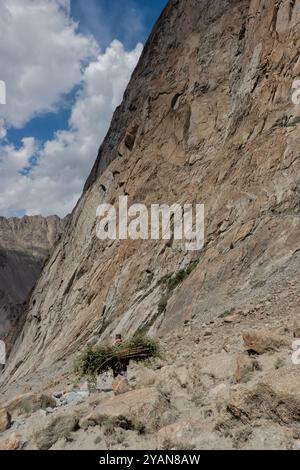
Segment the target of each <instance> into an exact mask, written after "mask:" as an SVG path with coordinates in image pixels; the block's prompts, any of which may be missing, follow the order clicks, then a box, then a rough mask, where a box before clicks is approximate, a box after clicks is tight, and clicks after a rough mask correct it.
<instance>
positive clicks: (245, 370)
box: [234, 354, 255, 382]
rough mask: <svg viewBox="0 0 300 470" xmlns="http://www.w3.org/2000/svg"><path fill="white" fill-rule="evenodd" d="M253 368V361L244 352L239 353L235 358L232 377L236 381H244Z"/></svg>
mask: <svg viewBox="0 0 300 470" xmlns="http://www.w3.org/2000/svg"><path fill="white" fill-rule="evenodd" d="M254 370H255V363H254V361H253V360H252V359H251V358H250V357H249V356H247V355H246V354H239V355H238V357H237V358H236V360H235V366H234V378H235V380H236V381H237V382H246V381H247V380H249V378H250V375H251V373H252V372H253V371H254Z"/></svg>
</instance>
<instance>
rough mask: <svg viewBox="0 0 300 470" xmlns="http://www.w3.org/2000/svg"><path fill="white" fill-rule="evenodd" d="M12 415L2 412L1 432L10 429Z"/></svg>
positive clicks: (0, 417) (0, 420)
mask: <svg viewBox="0 0 300 470" xmlns="http://www.w3.org/2000/svg"><path fill="white" fill-rule="evenodd" d="M10 424H11V415H10V414H9V412H8V411H7V410H0V432H4V431H6V430H7V429H9V428H10Z"/></svg>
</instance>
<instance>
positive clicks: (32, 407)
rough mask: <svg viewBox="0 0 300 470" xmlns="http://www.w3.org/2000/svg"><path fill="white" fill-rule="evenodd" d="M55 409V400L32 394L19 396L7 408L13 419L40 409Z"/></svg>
mask: <svg viewBox="0 0 300 470" xmlns="http://www.w3.org/2000/svg"><path fill="white" fill-rule="evenodd" d="M55 407H56V401H55V399H54V398H52V397H50V396H48V395H45V394H40V393H33V392H32V393H26V394H24V395H19V396H17V397H16V398H15V399H14V400H12V401H11V402H10V403H8V405H6V407H5V408H6V410H7V411H8V412H9V413H10V415H11V416H12V418H16V417H18V416H21V415H28V414H31V413H34V412H35V411H37V410H40V409H42V410H45V409H46V408H55Z"/></svg>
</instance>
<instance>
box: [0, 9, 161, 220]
mask: <svg viewBox="0 0 300 470" xmlns="http://www.w3.org/2000/svg"><path fill="white" fill-rule="evenodd" d="M26 3H27V5H26ZM166 3H167V1H166V0H151V1H150V0H149V1H146V0H127V1H126V2H124V1H122V0H35V2H34V8H32V3H31V0H1V4H0V64H1V67H2V68H1V69H0V80H4V81H5V82H6V87H7V105H5V106H3V105H1V107H0V215H5V216H10V215H23V214H25V213H27V214H34V213H43V214H45V215H48V214H51V213H59V215H61V216H63V215H65V214H66V213H67V212H69V211H70V210H71V209H72V207H73V206H74V205H75V203H76V201H77V199H78V197H79V196H80V192H81V189H82V185H83V183H84V180H85V178H86V176H87V174H88V172H89V170H90V168H91V166H92V163H93V161H94V159H95V157H96V150H97V148H98V146H99V145H100V143H101V140H102V139H103V137H104V135H105V133H106V130H107V128H108V125H109V121H110V118H111V115H112V112H113V109H114V107H115V106H116V105H118V104H119V102H120V99H121V97H122V93H123V91H124V89H125V86H126V83H127V82H128V79H129V77H130V74H131V73H132V70H133V68H134V66H135V65H136V62H137V60H138V57H139V55H140V53H141V47H142V46H141V44H144V43H145V41H146V39H147V37H148V36H149V34H150V32H151V29H152V27H153V25H154V23H155V21H156V20H157V18H158V17H159V15H160V13H161V12H162V10H163V8H164V7H165V5H166ZM20 5H21V6H22V9H20ZM29 6H30V9H29ZM1 22H2V23H1ZM1 31H2V32H1ZM16 64H17V66H16ZM118 73H119V75H117V74H118ZM110 82H112V83H111V86H110ZM84 117H86V120H84ZM97 119H99V124H98V128H97ZM85 121H86V122H85ZM88 124H89V125H88ZM90 127H93V130H91V131H90ZM83 141H87V142H88V144H86V145H84V143H83ZM75 148H76V149H79V150H78V152H77V154H76V155H74V153H76V152H74V149H75ZM64 149H65V152H64V151H63V150H64ZM72 155H73V158H74V162H72ZM85 155H86V158H85ZM56 169H57V170H56ZM55 171H57V175H56V174H55ZM64 174H65V178H68V179H67V180H65V179H64V178H63V177H62V175H64ZM70 178H71V179H72V180H73V185H72V184H70ZM47 188H48V189H47ZM55 193H57V197H56V198H55V197H54V194H55ZM38 201H40V202H38Z"/></svg>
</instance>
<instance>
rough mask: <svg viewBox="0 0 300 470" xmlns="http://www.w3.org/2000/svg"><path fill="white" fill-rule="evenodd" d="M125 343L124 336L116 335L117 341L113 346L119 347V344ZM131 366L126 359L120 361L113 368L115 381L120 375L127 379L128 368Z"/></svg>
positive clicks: (115, 340)
mask: <svg viewBox="0 0 300 470" xmlns="http://www.w3.org/2000/svg"><path fill="white" fill-rule="evenodd" d="M122 343H123V338H122V335H120V334H116V336H115V339H114V341H113V346H118V345H119V344H122ZM128 365H129V361H128V360H126V359H118V362H116V363H115V364H114V366H113V376H114V379H115V378H116V377H118V375H120V376H121V377H127V366H128Z"/></svg>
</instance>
